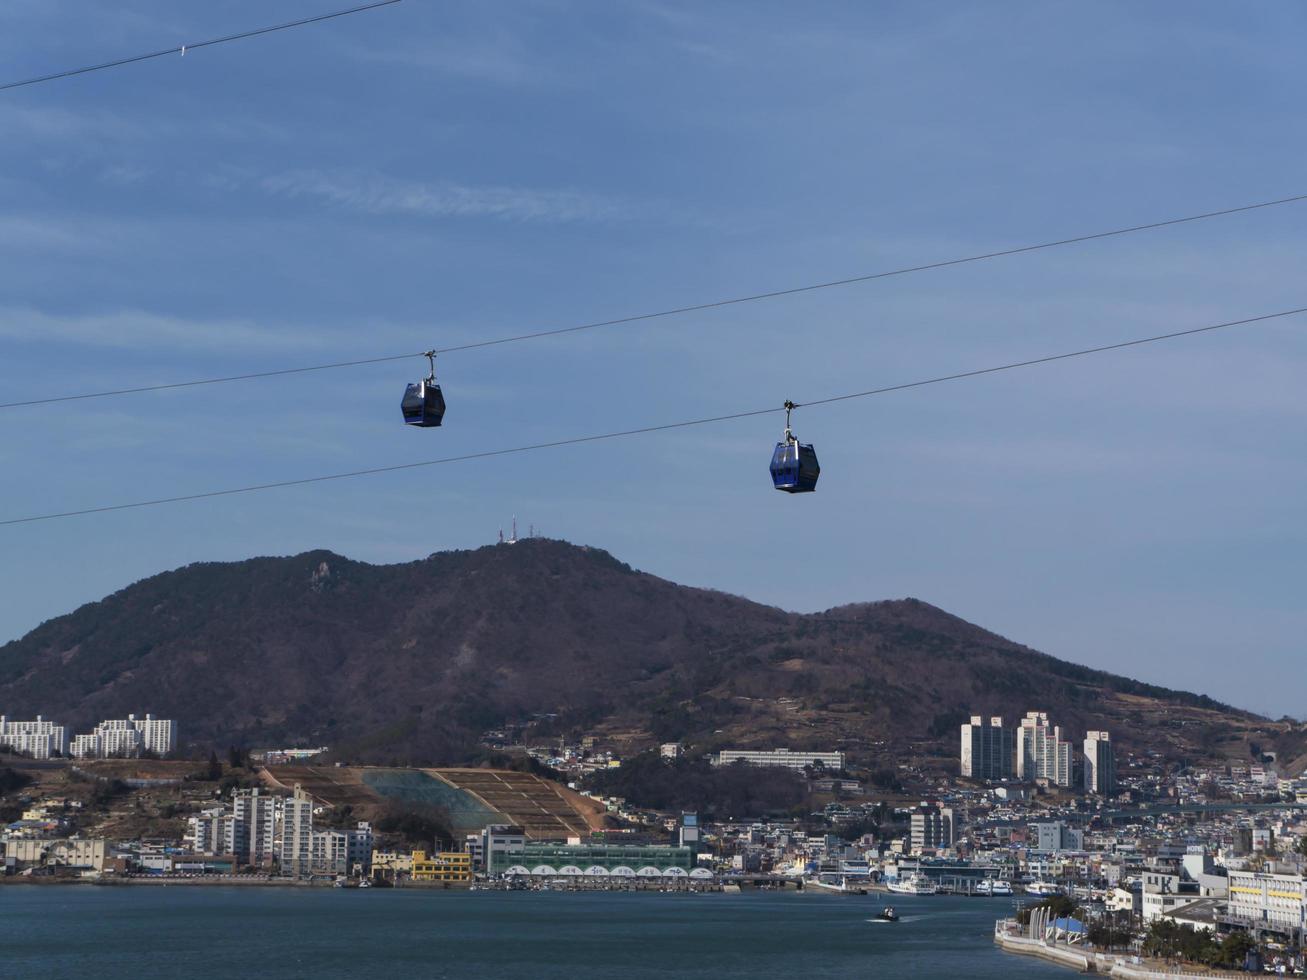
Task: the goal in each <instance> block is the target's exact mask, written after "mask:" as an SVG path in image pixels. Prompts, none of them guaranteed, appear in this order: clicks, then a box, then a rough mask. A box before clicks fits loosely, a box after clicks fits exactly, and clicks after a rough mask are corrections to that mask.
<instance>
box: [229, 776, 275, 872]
mask: <svg viewBox="0 0 1307 980" xmlns="http://www.w3.org/2000/svg"><path fill="white" fill-rule="evenodd" d="M276 833H277V799H276V797H274V796H267V795H264V794H261V793H260V792H259V791H258V790H257V789H251V790H246V791H244V792H241V793H237V794H236V795H235V796H234V797H233V798H232V813H231V822H230V823H229V824H228V825H227V840H226V845H227V846H226V851H227V853H228V854H234V855H236V859H237V860H238V861H242V862H244V863H246V864H263V863H264V862H265V861H267V860H269V859H270V858H271V857H272V856H273V854H274V853H276V851H275V841H276Z"/></svg>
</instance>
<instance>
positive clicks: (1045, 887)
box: [1026, 881, 1062, 897]
mask: <svg viewBox="0 0 1307 980" xmlns="http://www.w3.org/2000/svg"><path fill="white" fill-rule="evenodd" d="M1026 894H1027V895H1040V896H1044V897H1047V896H1049V895H1061V894H1062V887H1061V886H1060V885H1056V884H1054V883H1053V882H1051V881H1032V882H1031V883H1030V884H1028V885H1026Z"/></svg>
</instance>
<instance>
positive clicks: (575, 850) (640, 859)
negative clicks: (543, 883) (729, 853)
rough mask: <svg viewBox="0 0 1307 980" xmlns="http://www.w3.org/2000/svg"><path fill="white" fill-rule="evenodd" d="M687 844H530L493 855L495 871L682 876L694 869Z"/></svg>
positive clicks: (546, 874) (545, 874)
mask: <svg viewBox="0 0 1307 980" xmlns="http://www.w3.org/2000/svg"><path fill="white" fill-rule="evenodd" d="M694 866H695V863H694V852H693V851H692V850H691V849H690V848H688V847H667V846H660V845H649V846H647V847H645V846H639V845H627V844H527V845H525V846H524V847H522V849H521V850H517V851H498V852H496V853H494V854H492V855H490V865H489V872H490V874H492V875H508V876H513V877H518V876H532V877H546V878H553V877H558V876H562V877H567V876H574V875H590V876H592V877H601V876H604V875H609V876H616V877H658V876H660V875H661V876H665V877H679V876H682V875H687V874H689V873H690V872H691V870H693V869H694Z"/></svg>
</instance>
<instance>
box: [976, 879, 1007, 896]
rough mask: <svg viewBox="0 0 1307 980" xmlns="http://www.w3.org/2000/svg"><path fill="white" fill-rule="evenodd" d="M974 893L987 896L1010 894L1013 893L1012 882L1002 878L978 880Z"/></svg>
mask: <svg viewBox="0 0 1307 980" xmlns="http://www.w3.org/2000/svg"><path fill="white" fill-rule="evenodd" d="M974 894H976V895H983V896H985V897H994V896H1000V895H1001V896H1004V897H1006V896H1008V895H1011V894H1012V883H1011V882H1010V881H1005V880H1003V879H1002V878H986V879H984V880H983V881H978V882H976V888H975V892H974Z"/></svg>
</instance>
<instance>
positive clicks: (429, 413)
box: [400, 350, 445, 428]
mask: <svg viewBox="0 0 1307 980" xmlns="http://www.w3.org/2000/svg"><path fill="white" fill-rule="evenodd" d="M426 355H427V360H428V361H430V362H431V373H430V374H428V375H427V376H426V377H425V378H423V379H422V380H421V381H419V382H417V383H416V384H411V385H409V386H408V387H407V388H405V389H404V400H403V401H402V402H400V409H401V410H402V411H403V413H404V424H405V425H417V426H421V427H422V428H431V427H432V426H436V425H439V424H440V420H441V419H443V418H444V417H445V396H444V395H443V394H441V392H440V385H438V384H436V352H435V351H433V350H429V351H426Z"/></svg>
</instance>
